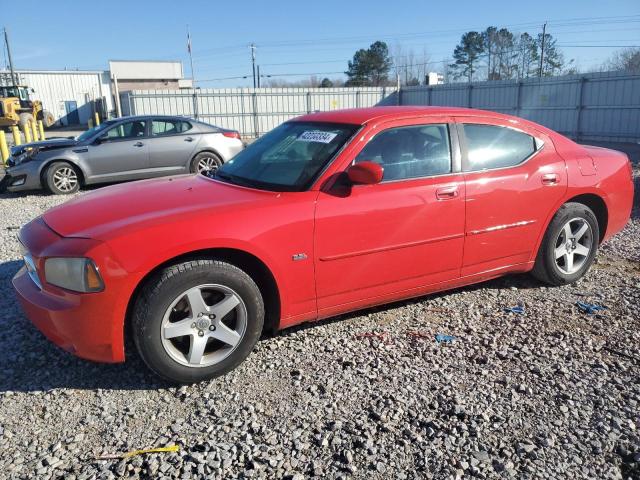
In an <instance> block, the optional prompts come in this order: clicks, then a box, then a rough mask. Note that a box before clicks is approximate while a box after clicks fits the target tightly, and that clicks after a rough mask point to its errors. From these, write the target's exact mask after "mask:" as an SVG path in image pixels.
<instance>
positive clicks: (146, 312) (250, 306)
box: [132, 259, 264, 384]
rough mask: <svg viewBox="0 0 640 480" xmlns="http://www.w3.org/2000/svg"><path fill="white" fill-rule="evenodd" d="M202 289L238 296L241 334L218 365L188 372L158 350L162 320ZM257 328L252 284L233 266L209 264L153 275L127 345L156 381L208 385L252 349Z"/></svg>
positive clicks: (260, 318) (258, 301) (257, 297)
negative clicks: (221, 288) (243, 325)
mask: <svg viewBox="0 0 640 480" xmlns="http://www.w3.org/2000/svg"><path fill="white" fill-rule="evenodd" d="M206 284H216V285H222V286H224V287H226V288H229V289H231V290H232V291H233V292H234V293H236V294H237V295H238V296H239V298H240V299H241V300H242V302H244V306H245V307H246V329H245V331H244V335H242V336H241V338H240V340H239V343H238V344H237V345H236V346H235V347H234V349H232V350H231V352H230V353H229V354H228V355H227V356H226V357H224V358H223V359H222V360H220V361H219V362H218V363H214V364H213V365H209V366H188V365H184V364H182V363H179V362H178V361H177V360H176V359H175V358H174V357H172V356H171V355H170V354H169V353H168V351H167V349H166V348H165V345H163V340H162V337H163V319H164V317H165V314H169V312H170V307H172V306H173V305H174V304H175V301H176V300H177V299H179V298H184V297H183V295H184V293H185V291H187V290H189V289H191V288H195V287H198V286H202V285H206ZM178 305H179V304H178ZM176 308H177V305H175V306H174V307H173V308H172V309H171V311H172V312H173V311H175V310H176ZM234 315H235V314H234ZM194 316H195V315H194V314H193V313H191V314H190V315H189V316H187V318H186V320H189V322H190V317H191V318H192V317H194ZM263 324H264V302H263V299H262V295H261V294H260V290H259V289H258V287H257V285H256V284H255V282H254V281H253V279H252V278H251V277H250V276H249V275H248V274H247V273H245V272H244V271H242V270H240V269H239V268H238V267H236V266H234V265H231V264H229V263H226V262H222V261H219V260H211V259H198V260H192V261H187V262H183V263H179V264H176V265H172V266H170V267H167V268H165V269H163V270H161V271H160V272H159V273H158V274H156V275H154V276H153V277H152V278H151V279H150V280H149V281H148V282H147V283H146V284H145V286H144V287H143V288H142V291H141V293H140V295H139V297H138V299H137V300H136V303H135V306H134V309H133V316H132V332H133V339H134V342H135V345H136V348H137V350H138V352H139V354H140V356H141V357H142V360H143V361H144V362H145V363H146V364H147V366H148V367H149V368H150V369H151V370H152V371H153V372H155V373H156V374H157V375H159V376H160V377H162V378H164V379H165V380H168V381H169V382H171V383H178V384H188V383H195V382H201V381H205V380H209V379H212V378H214V377H218V376H220V375H224V374H225V373H227V372H229V371H231V370H233V369H234V368H236V367H237V366H238V365H239V364H240V363H242V361H244V359H245V358H247V356H248V355H249V353H251V351H252V350H253V348H254V347H255V345H256V343H257V341H258V339H259V338H260V335H261V334H262V327H263ZM196 331H197V329H196ZM194 333H195V332H194ZM182 338H185V337H182ZM192 338H194V339H195V336H194V337H192ZM193 341H194V340H190V342H193ZM208 341H209V340H205V342H208ZM214 341H215V340H214ZM165 342H166V340H165ZM209 346H211V344H210V343H209ZM207 348H209V347H207Z"/></svg>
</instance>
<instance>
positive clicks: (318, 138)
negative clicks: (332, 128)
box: [296, 130, 338, 143]
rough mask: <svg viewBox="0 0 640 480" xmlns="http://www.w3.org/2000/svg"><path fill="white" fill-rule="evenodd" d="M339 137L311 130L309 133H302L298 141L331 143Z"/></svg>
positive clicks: (330, 133) (334, 134)
mask: <svg viewBox="0 0 640 480" xmlns="http://www.w3.org/2000/svg"><path fill="white" fill-rule="evenodd" d="M337 136H338V134H337V133H332V132H321V131H319V130H310V131H307V132H302V133H301V134H300V136H299V137H298V138H297V139H296V140H298V141H300V142H317V143H331V140H333V139H334V138H336V137H337Z"/></svg>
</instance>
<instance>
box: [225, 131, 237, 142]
mask: <svg viewBox="0 0 640 480" xmlns="http://www.w3.org/2000/svg"><path fill="white" fill-rule="evenodd" d="M222 135H224V136H225V137H228V138H237V139H238V140H240V133H239V132H236V131H235V130H229V131H226V132H222Z"/></svg>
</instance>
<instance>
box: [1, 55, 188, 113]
mask: <svg viewBox="0 0 640 480" xmlns="http://www.w3.org/2000/svg"><path fill="white" fill-rule="evenodd" d="M16 73H17V74H18V77H19V79H20V83H21V84H24V85H27V86H28V87H29V88H31V89H33V92H32V93H31V94H30V95H31V98H32V99H34V100H40V101H42V104H43V106H44V109H45V110H48V111H50V112H51V113H52V114H53V116H54V117H55V119H56V122H57V123H58V124H59V125H75V124H86V123H87V122H88V121H89V120H90V119H92V118H93V114H94V112H98V114H99V115H100V116H101V117H102V118H103V119H105V118H110V117H113V116H115V113H116V108H117V103H116V98H115V95H116V92H119V93H122V92H125V91H128V90H135V89H164V90H171V89H178V88H190V87H191V81H190V79H184V77H183V70H182V62H179V61H172V62H153V61H124V60H119V61H110V62H109V70H91V71H89V70H16ZM7 74H8V72H0V76H6V75H7ZM115 82H117V87H116V84H115Z"/></svg>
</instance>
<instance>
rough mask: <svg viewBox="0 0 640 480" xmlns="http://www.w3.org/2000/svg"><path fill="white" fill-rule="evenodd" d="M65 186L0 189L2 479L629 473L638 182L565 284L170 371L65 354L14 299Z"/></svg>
mask: <svg viewBox="0 0 640 480" xmlns="http://www.w3.org/2000/svg"><path fill="white" fill-rule="evenodd" d="M635 173H636V177H637V178H636V191H638V190H640V181H638V180H640V178H638V177H640V171H638V170H636V172H635ZM64 200H65V199H64V198H60V197H53V196H46V195H26V196H18V195H4V196H0V205H1V206H2V212H3V215H2V218H1V219H0V262H2V263H0V291H1V292H2V296H1V297H0V365H1V368H2V374H1V376H0V477H1V478H34V477H37V478H63V477H64V478H67V479H73V478H76V479H88V478H100V479H110V478H130V477H134V478H137V477H143V478H194V477H213V478H238V477H240V478H249V477H253V478H294V479H302V478H308V477H312V476H317V477H326V478H366V479H368V480H373V479H386V478H438V479H439V478H443V479H444V478H460V477H465V478H466V477H476V478H550V479H551V478H553V479H556V478H571V479H576V478H581V479H582V478H584V479H596V478H598V479H607V478H611V479H614V478H625V479H627V478H633V479H639V478H640V375H639V372H640V349H639V348H638V345H640V201H639V198H638V196H637V197H636V203H635V209H634V212H633V219H632V221H631V223H630V224H629V225H628V226H627V228H626V229H625V230H624V231H623V232H622V233H620V234H619V235H617V236H616V237H615V238H614V239H612V240H611V241H610V242H608V243H607V244H606V245H604V246H603V248H602V250H601V252H600V254H599V256H598V258H597V263H596V264H595V265H594V267H593V268H592V270H591V271H590V273H589V274H588V275H587V276H586V278H584V279H583V280H581V281H580V282H579V283H578V284H576V285H572V286H567V287H562V288H545V287H544V286H541V285H540V284H539V283H537V282H535V281H534V280H532V279H531V278H530V277H529V276H526V275H520V276H511V277H506V278H503V279H499V280H495V281H491V282H487V283H483V284H481V285H476V286H472V287H468V288H463V289H459V290H456V291H453V292H448V293H445V294H440V295H432V296H428V297H423V298H419V299H416V300H412V301H408V302H402V303H396V304H393V305H391V306H387V307H382V308H377V309H371V310H367V311H363V312H358V313H356V314H351V315H346V316H343V317H341V318H339V319H333V320H329V321H323V322H319V323H317V324H315V325H313V326H303V327H300V328H294V329H291V330H288V331H285V332H282V333H280V334H278V335H277V336H275V337H270V338H265V339H263V340H261V341H260V342H259V344H258V346H257V348H256V351H255V352H254V353H252V355H251V356H250V357H249V359H248V360H247V361H246V362H245V363H244V364H243V365H242V366H241V367H239V368H238V369H237V370H235V371H234V372H232V373H230V374H228V375H226V376H225V377H224V378H220V379H217V380H215V381H211V382H209V383H205V384H202V385H197V386H191V387H182V388H178V389H176V388H173V387H168V386H167V385H164V384H162V383H161V382H160V381H158V380H157V379H156V378H154V377H153V376H152V375H151V374H149V373H148V372H147V370H146V369H145V368H144V366H143V365H142V364H141V361H140V360H139V359H138V358H137V357H136V356H131V357H130V359H129V361H128V362H127V363H126V364H125V365H100V364H94V363H89V362H85V361H82V360H79V359H76V358H74V357H72V356H71V355H69V354H66V353H64V352H62V351H61V350H59V349H57V348H56V347H55V346H53V345H52V344H50V343H49V342H48V341H46V340H45V339H44V337H43V336H42V335H41V334H40V333H39V332H37V331H36V330H35V329H34V328H33V327H32V326H31V324H30V323H29V321H28V320H27V319H26V318H25V317H24V316H23V314H22V313H21V312H20V310H19V308H18V305H17V303H16V300H15V298H14V295H13V292H12V290H11V286H10V279H11V277H12V275H13V274H14V273H15V272H16V271H17V270H18V268H19V266H20V262H19V253H18V244H17V242H16V240H15V234H16V233H17V229H18V228H19V227H20V226H21V225H23V224H24V223H25V222H27V221H28V220H30V219H32V218H34V217H35V216H37V215H39V214H40V213H42V212H43V211H44V210H46V209H47V208H49V207H51V206H53V205H56V204H59V203H62V202H63V201H64ZM576 301H588V302H592V303H598V304H602V305H606V306H608V307H609V308H608V310H606V311H604V312H603V314H602V315H601V316H594V315H584V314H581V313H579V312H578V311H577V309H576V307H575V306H574V304H575V302H576ZM514 305H522V306H524V308H525V313H524V314H523V315H517V314H513V313H506V312H504V311H503V309H504V308H505V307H511V306H514ZM437 333H444V334H450V335H454V336H455V337H456V340H455V341H454V342H453V343H451V344H437V343H436V342H435V341H434V335H435V334H437ZM170 445H178V446H179V447H180V450H179V452H177V453H157V454H146V455H139V456H134V457H131V458H128V459H124V460H119V459H115V460H97V459H96V457H98V456H100V455H103V454H115V453H121V452H127V451H130V450H135V449H141V448H150V447H159V446H170Z"/></svg>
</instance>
